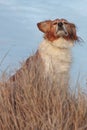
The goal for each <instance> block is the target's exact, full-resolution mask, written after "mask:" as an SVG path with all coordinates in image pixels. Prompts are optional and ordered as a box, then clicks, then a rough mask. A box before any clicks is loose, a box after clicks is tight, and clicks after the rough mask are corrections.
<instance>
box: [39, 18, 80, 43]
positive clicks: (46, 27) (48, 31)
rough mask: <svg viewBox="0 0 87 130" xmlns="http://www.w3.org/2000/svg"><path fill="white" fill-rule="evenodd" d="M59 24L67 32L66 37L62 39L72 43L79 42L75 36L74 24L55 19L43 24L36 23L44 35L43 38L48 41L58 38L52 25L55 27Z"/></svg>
mask: <svg viewBox="0 0 87 130" xmlns="http://www.w3.org/2000/svg"><path fill="white" fill-rule="evenodd" d="M59 22H62V23H63V24H64V25H65V26H66V29H67V31H68V35H67V36H63V38H64V39H66V40H73V41H78V40H79V38H78V36H77V34H76V26H75V24H73V23H70V22H68V21H67V20H65V19H56V20H53V21H52V20H48V21H43V22H40V23H38V24H37V26H38V28H39V29H40V31H42V32H44V33H45V36H44V38H45V39H48V40H49V41H54V40H56V39H58V38H60V36H58V35H55V33H56V28H55V26H54V25H57V24H58V23H59Z"/></svg>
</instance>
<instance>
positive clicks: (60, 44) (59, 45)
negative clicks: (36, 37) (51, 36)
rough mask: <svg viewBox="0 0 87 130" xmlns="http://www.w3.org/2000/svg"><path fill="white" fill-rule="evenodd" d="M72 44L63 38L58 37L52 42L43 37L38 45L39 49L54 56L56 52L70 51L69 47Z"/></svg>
mask: <svg viewBox="0 0 87 130" xmlns="http://www.w3.org/2000/svg"><path fill="white" fill-rule="evenodd" d="M72 46H73V41H70V40H69V41H67V40H65V39H63V38H59V39H58V40H55V41H53V42H51V41H48V40H47V39H44V40H43V42H42V43H41V44H40V46H39V51H40V52H42V53H45V54H48V55H51V56H55V55H57V54H58V53H61V52H64V51H65V50H66V51H70V48H71V47H72Z"/></svg>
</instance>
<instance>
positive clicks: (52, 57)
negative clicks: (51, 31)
mask: <svg viewBox="0 0 87 130" xmlns="http://www.w3.org/2000/svg"><path fill="white" fill-rule="evenodd" d="M72 45H73V42H71V41H67V40H65V39H63V38H60V39H58V40H55V41H54V42H50V41H48V40H44V41H43V42H42V43H41V44H40V46H39V52H40V54H41V57H42V59H43V61H44V64H45V72H46V74H53V73H54V74H59V73H64V72H67V71H69V68H70V63H71V54H70V48H71V46H72Z"/></svg>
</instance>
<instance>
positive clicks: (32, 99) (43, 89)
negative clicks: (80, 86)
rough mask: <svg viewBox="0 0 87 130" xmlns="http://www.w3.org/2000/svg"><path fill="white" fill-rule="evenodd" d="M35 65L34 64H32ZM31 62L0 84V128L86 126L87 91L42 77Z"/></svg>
mask: <svg viewBox="0 0 87 130" xmlns="http://www.w3.org/2000/svg"><path fill="white" fill-rule="evenodd" d="M35 66H36V67H35ZM35 66H34V64H31V66H30V69H29V70H26V69H24V70H23V71H22V72H21V75H20V76H17V78H19V77H20V78H19V79H16V81H15V82H12V81H7V83H6V82H5V81H4V82H3V83H1V85H0V130H87V95H86V94H83V93H82V92H81V90H78V93H77V94H76V95H75V94H74V93H73V94H72V92H71V91H70V89H69V87H68V85H67V84H64V83H63V84H62V82H63V80H62V79H61V81H60V83H57V82H55V81H53V82H50V80H49V79H45V78H43V76H41V75H42V73H43V70H40V72H39V70H38V65H35Z"/></svg>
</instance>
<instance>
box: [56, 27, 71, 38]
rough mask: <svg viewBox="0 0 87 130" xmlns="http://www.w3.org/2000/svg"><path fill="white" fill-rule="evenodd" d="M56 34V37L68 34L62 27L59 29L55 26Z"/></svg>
mask: <svg viewBox="0 0 87 130" xmlns="http://www.w3.org/2000/svg"><path fill="white" fill-rule="evenodd" d="M56 34H57V35H58V36H67V35H68V32H67V29H66V27H65V26H64V25H63V26H62V27H61V28H60V27H59V26H56Z"/></svg>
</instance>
